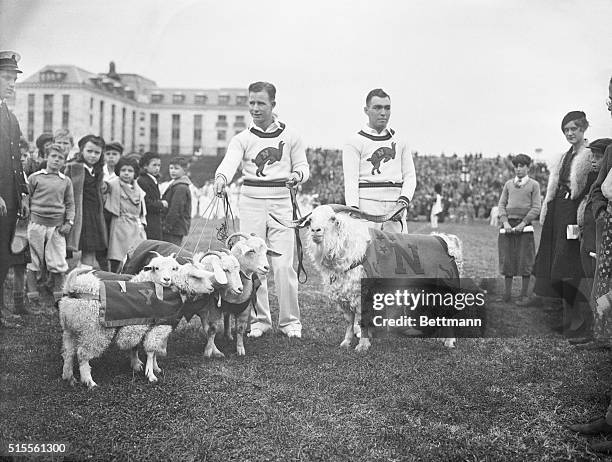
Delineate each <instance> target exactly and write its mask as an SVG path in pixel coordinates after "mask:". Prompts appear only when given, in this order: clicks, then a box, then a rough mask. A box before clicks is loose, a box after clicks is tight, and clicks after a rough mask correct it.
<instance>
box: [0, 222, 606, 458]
mask: <svg viewBox="0 0 612 462" xmlns="http://www.w3.org/2000/svg"><path fill="white" fill-rule="evenodd" d="M440 228H441V231H443V232H450V233H454V234H457V235H458V236H459V237H460V238H461V239H462V240H463V243H464V252H465V257H466V266H465V269H466V274H467V275H469V276H478V277H483V276H489V277H496V276H497V245H496V230H495V229H494V228H491V227H489V226H487V225H485V224H483V223H480V224H474V225H469V226H468V225H456V224H442V225H441V226H440ZM410 231H411V232H429V228H428V226H427V225H426V224H424V223H411V224H410ZM195 238H196V237H192V239H194V240H195ZM187 248H188V250H191V248H190V247H189V246H187ZM577 263H578V262H577ZM307 270H308V273H309V281H308V283H307V284H305V285H303V286H300V292H299V297H300V306H301V309H302V322H303V325H304V331H303V339H301V340H297V339H287V338H286V337H284V336H281V335H280V334H278V333H276V332H275V333H272V334H269V335H266V336H264V337H262V338H261V339H253V340H252V339H246V341H245V346H246V349H247V356H245V357H237V356H236V355H235V347H234V345H232V344H230V343H228V342H226V341H225V340H224V339H219V340H218V345H219V348H220V349H221V350H222V351H224V352H225V354H226V356H227V357H226V358H225V359H223V360H207V359H205V358H204V357H203V350H204V337H203V334H202V331H201V329H200V326H199V320H192V322H191V323H190V324H186V323H184V321H183V323H182V324H181V325H180V326H179V329H177V331H175V332H174V333H173V334H172V336H171V338H170V341H169V345H168V356H167V357H166V358H162V359H161V360H160V366H161V367H162V369H164V371H163V373H162V374H161V377H160V381H159V383H158V384H156V385H150V384H149V383H148V382H147V381H146V379H145V377H144V376H143V375H134V374H132V372H131V369H130V368H129V360H128V358H127V354H126V353H125V352H120V351H118V350H116V349H114V348H113V349H111V350H109V351H108V352H107V353H106V354H105V355H104V356H103V357H102V358H100V359H98V360H94V361H93V362H92V367H93V377H94V379H95V380H96V382H97V383H98V385H99V386H98V387H97V388H95V389H93V390H87V389H86V388H84V387H83V386H77V387H76V388H71V387H70V386H68V385H67V384H65V383H64V382H63V381H62V380H61V367H62V360H61V356H60V347H61V329H60V326H59V322H58V317H57V314H54V315H48V316H43V315H38V316H27V317H25V327H23V328H21V329H17V330H2V331H0V335H1V336H2V342H1V346H0V364H1V371H0V374H1V375H0V390H1V392H0V393H1V395H0V416H1V420H0V453H5V452H6V448H7V445H8V444H9V443H54V442H55V443H65V444H66V452H65V453H64V454H63V455H58V456H55V458H54V459H55V460H61V459H62V458H66V459H69V460H74V459H77V460H81V459H93V460H177V461H179V460H180V461H191V460H198V461H200V460H220V461H222V460H223V461H225V460H238V461H242V460H279V461H285V460H368V461H374V460H380V461H396V460H425V461H428V460H432V461H438V460H440V461H444V460H500V461H503V460H517V461H518V460H521V461H522V460H538V461H539V460H554V461H558V460H602V459H599V458H598V456H597V455H595V454H593V453H591V452H589V450H588V442H589V440H588V439H587V438H584V437H579V436H576V435H574V434H572V433H571V432H569V431H568V430H567V429H566V428H565V427H566V425H567V424H570V423H575V422H579V421H583V420H586V419H587V418H589V417H590V416H592V415H595V414H599V413H601V412H602V411H603V409H604V400H603V392H604V391H605V389H606V385H607V384H608V383H610V380H611V379H612V377H611V374H610V372H609V370H610V359H609V356H608V355H606V354H605V353H598V352H581V351H576V350H575V349H572V347H570V346H568V344H567V342H566V340H565V339H564V338H563V337H562V336H560V335H558V334H555V333H553V332H552V331H550V330H546V326H548V325H551V324H552V323H553V322H554V321H555V320H554V319H553V318H552V315H545V314H544V313H543V312H541V311H540V310H539V309H536V308H518V307H516V306H514V305H512V304H501V303H500V304H493V305H492V309H491V313H490V314H489V316H490V317H491V316H493V317H495V316H499V317H500V318H505V319H506V320H507V323H511V322H513V323H515V324H516V326H517V329H519V330H520V331H522V332H524V333H525V334H524V335H523V336H522V337H520V338H513V339H485V340H477V339H459V340H458V344H457V348H456V349H455V350H449V349H445V348H443V347H442V345H441V344H440V343H439V342H436V341H434V340H431V339H429V340H418V339H383V340H376V341H375V342H374V345H373V348H372V349H371V350H370V351H369V352H368V353H366V354H358V353H356V352H355V351H353V350H351V351H344V350H340V349H339V348H338V345H339V343H340V341H341V339H342V336H343V333H344V321H343V319H342V316H341V315H340V314H339V313H338V312H337V311H336V309H335V307H334V306H332V305H331V304H330V303H329V301H328V300H327V299H326V298H325V297H324V296H323V295H322V294H321V289H322V285H321V281H320V280H318V278H317V275H316V274H315V273H314V271H313V269H312V266H311V265H309V264H307ZM517 285H518V281H517ZM517 289H518V287H517ZM271 302H272V305H273V318H275V317H277V304H276V300H274V298H273V299H272V300H271ZM534 326H538V330H537V331H538V332H539V334H538V335H537V336H533V335H530V334H529V333H531V332H533V329H534ZM542 326H544V327H542ZM593 440H594V441H598V440H599V439H598V438H595V439H593ZM36 458H37V459H40V456H39V457H36ZM46 458H47V459H51V456H49V455H47V456H46Z"/></svg>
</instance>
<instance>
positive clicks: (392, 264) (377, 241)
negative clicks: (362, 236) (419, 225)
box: [363, 228, 459, 279]
mask: <svg viewBox="0 0 612 462" xmlns="http://www.w3.org/2000/svg"><path fill="white" fill-rule="evenodd" d="M370 236H371V237H372V240H371V241H370V243H369V244H368V247H367V250H366V254H365V260H364V262H363V268H364V269H365V271H366V274H367V277H369V278H390V277H391V278H415V277H416V278H441V279H458V278H459V271H458V270H457V265H456V263H455V259H454V258H453V257H451V256H449V255H448V247H447V245H446V242H444V239H442V238H441V237H438V236H430V235H426V234H398V233H387V232H384V231H380V230H378V229H372V228H370Z"/></svg>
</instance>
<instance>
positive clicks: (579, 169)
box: [540, 140, 592, 223]
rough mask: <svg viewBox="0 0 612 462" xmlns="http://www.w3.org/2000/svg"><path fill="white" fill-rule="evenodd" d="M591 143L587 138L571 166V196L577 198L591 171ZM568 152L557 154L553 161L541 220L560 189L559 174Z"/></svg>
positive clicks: (542, 220)
mask: <svg viewBox="0 0 612 462" xmlns="http://www.w3.org/2000/svg"><path fill="white" fill-rule="evenodd" d="M588 145H589V143H588V141H587V140H584V143H583V144H582V146H580V148H578V152H577V153H576V155H575V156H574V159H572V165H571V166H570V175H569V180H570V191H571V198H572V199H576V198H577V197H578V196H580V194H581V193H582V192H583V191H584V188H585V187H586V185H587V178H588V176H589V172H590V171H591V155H592V154H591V150H590V149H589V148H588V147H587V146H588ZM566 154H567V152H565V153H563V154H561V155H559V156H557V158H556V159H555V160H554V161H553V162H552V163H551V165H552V168H551V170H550V176H549V177H548V186H547V188H546V198H545V199H544V204H542V212H541V214H540V222H542V223H543V222H544V218H545V217H546V211H547V209H548V207H547V204H548V203H549V202H550V201H552V200H553V199H554V197H555V194H556V193H557V190H558V189H559V174H560V173H561V164H562V163H563V159H564V158H565V156H566Z"/></svg>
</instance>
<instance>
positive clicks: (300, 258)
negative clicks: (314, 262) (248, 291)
mask: <svg viewBox="0 0 612 462" xmlns="http://www.w3.org/2000/svg"><path fill="white" fill-rule="evenodd" d="M289 193H290V194H291V208H292V209H293V211H292V213H293V219H294V220H297V219H298V218H302V212H300V207H299V205H298V203H297V187H296V186H293V187H290V188H289ZM294 232H295V247H296V250H297V257H298V268H297V278H298V282H299V283H301V284H305V283H306V281H308V274H306V269H305V268H304V249H303V247H302V240H301V239H300V230H299V229H298V228H295V229H294ZM302 273H303V274H304V280H301V279H300V275H301V274H302Z"/></svg>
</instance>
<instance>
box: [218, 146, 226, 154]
mask: <svg viewBox="0 0 612 462" xmlns="http://www.w3.org/2000/svg"><path fill="white" fill-rule="evenodd" d="M226 150H227V148H224V147H221V146H220V147H218V148H217V157H223V156H225V151H226Z"/></svg>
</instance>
